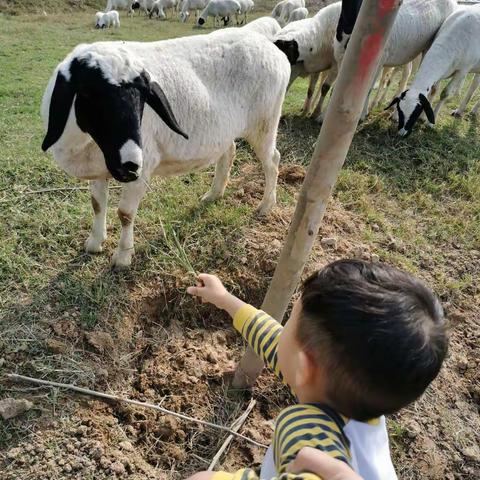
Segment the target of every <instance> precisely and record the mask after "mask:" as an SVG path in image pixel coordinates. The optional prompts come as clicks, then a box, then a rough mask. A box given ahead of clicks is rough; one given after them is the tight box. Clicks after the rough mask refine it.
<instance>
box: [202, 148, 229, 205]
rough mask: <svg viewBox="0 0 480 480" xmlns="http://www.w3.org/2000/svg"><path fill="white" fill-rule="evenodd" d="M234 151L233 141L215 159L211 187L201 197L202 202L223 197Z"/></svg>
mask: <svg viewBox="0 0 480 480" xmlns="http://www.w3.org/2000/svg"><path fill="white" fill-rule="evenodd" d="M235 151H236V147H235V142H232V145H231V146H230V148H229V149H228V150H227V151H226V152H225V153H224V154H223V155H222V156H221V157H220V159H219V160H218V161H217V163H216V165H215V176H214V178H213V183H212V187H211V188H210V191H209V192H207V193H206V194H205V195H204V196H203V197H202V202H213V201H215V200H217V199H219V198H222V197H223V194H224V193H225V188H226V187H227V184H228V179H229V178H230V170H231V169H232V164H233V159H234V158H235Z"/></svg>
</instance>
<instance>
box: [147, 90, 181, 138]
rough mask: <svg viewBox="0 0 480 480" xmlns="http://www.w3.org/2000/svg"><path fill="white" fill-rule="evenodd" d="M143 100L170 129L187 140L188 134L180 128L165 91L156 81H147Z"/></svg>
mask: <svg viewBox="0 0 480 480" xmlns="http://www.w3.org/2000/svg"><path fill="white" fill-rule="evenodd" d="M145 101H146V102H147V103H148V105H150V107H152V108H153V110H155V112H157V114H158V115H159V117H160V118H161V119H162V120H163V121H164V122H165V123H166V124H167V126H168V127H169V128H170V129H172V130H173V131H174V132H175V133H178V134H179V135H181V136H182V137H183V138H185V139H187V140H188V135H187V134H186V133H185V132H184V131H183V130H182V129H181V128H180V125H179V124H178V122H177V119H176V118H175V115H174V114H173V111H172V107H171V106H170V103H169V102H168V100H167V97H166V96H165V93H164V92H163V90H162V89H161V87H160V85H159V84H158V83H157V82H149V83H148V85H147V96H146V98H145Z"/></svg>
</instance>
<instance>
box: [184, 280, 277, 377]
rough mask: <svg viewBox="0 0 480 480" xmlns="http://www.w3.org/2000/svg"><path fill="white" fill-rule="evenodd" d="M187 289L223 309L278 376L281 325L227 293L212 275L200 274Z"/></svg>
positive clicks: (204, 300)
mask: <svg viewBox="0 0 480 480" xmlns="http://www.w3.org/2000/svg"><path fill="white" fill-rule="evenodd" d="M187 292H188V293H189V294H191V295H195V296H197V297H200V298H201V299H202V301H203V302H208V303H213V304H214V305H215V306H216V307H218V308H220V309H222V310H225V311H226V312H227V313H228V314H229V315H230V316H231V317H232V318H233V326H234V327H235V328H236V329H237V330H238V331H239V332H240V333H241V334H242V336H243V337H244V338H245V340H246V341H247V342H248V344H249V345H250V346H251V347H252V348H253V350H254V351H255V353H256V354H257V355H258V356H259V357H260V358H262V359H263V361H264V362H265V363H266V364H267V365H268V367H270V368H271V369H272V370H273V371H274V372H275V373H276V374H277V376H278V377H280V378H282V375H281V373H280V371H279V369H278V367H277V344H278V339H279V336H280V333H281V331H282V330H283V327H282V326H281V325H280V324H279V323H278V322H277V321H276V320H274V319H273V318H272V317H270V315H268V314H266V313H265V312H263V311H261V310H257V309H256V308H254V307H252V306H251V305H248V304H247V303H245V302H244V301H242V300H240V299H239V298H237V297H235V295H232V294H231V293H229V292H228V291H227V290H226V289H225V287H224V286H223V284H222V282H221V281H220V280H219V279H218V278H217V277H215V276H214V275H207V274H205V273H202V274H200V275H199V276H198V280H197V286H196V287H189V288H188V289H187Z"/></svg>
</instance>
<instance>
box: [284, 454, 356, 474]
mask: <svg viewBox="0 0 480 480" xmlns="http://www.w3.org/2000/svg"><path fill="white" fill-rule="evenodd" d="M287 472H288V473H297V474H298V473H303V472H310V473H314V474H315V475H317V476H318V477H320V478H323V479H324V480H362V477H360V475H357V474H356V473H355V472H354V471H353V470H352V469H351V468H350V467H349V466H348V465H347V464H346V463H343V462H342V461H340V460H336V459H335V458H332V457H331V456H330V455H328V454H327V453H325V452H321V451H320V450H317V449H315V448H312V447H303V448H302V449H301V450H300V451H299V452H298V454H297V456H296V457H295V458H294V459H293V460H292V461H291V462H290V463H289V464H288V465H287Z"/></svg>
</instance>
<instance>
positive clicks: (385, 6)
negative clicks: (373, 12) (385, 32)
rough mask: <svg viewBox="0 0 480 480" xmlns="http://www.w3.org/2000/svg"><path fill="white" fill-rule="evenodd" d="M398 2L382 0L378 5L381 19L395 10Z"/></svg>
mask: <svg viewBox="0 0 480 480" xmlns="http://www.w3.org/2000/svg"><path fill="white" fill-rule="evenodd" d="M396 1H397V0H380V2H379V4H378V15H379V16H380V18H382V17H384V16H385V15H387V14H388V13H389V12H391V11H392V10H393V9H394V7H395V2H396Z"/></svg>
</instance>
